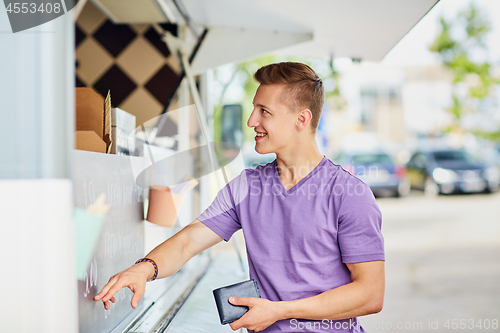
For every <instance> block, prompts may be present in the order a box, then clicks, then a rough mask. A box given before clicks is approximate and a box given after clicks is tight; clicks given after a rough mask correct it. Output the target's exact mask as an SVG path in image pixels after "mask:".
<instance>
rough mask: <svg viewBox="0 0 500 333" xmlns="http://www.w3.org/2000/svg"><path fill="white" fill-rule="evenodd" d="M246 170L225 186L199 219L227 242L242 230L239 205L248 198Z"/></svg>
mask: <svg viewBox="0 0 500 333" xmlns="http://www.w3.org/2000/svg"><path fill="white" fill-rule="evenodd" d="M246 179H247V177H246V172H245V170H244V171H243V172H242V173H241V174H240V175H238V176H237V177H235V178H234V179H233V180H231V181H230V182H229V183H228V184H227V185H226V186H224V187H223V188H222V189H221V190H220V191H219V192H218V193H217V196H216V197H215V199H214V201H213V202H212V203H211V204H210V206H209V207H208V208H207V209H205V211H204V212H203V213H201V214H200V215H199V216H198V217H197V218H198V220H200V221H201V222H202V223H203V224H205V225H206V226H207V227H209V228H210V229H211V230H212V231H213V232H215V233H216V234H217V235H219V236H221V237H222V238H224V240H225V241H226V242H227V241H229V239H230V238H231V236H232V235H233V234H234V233H235V232H236V231H238V230H239V229H241V223H240V220H239V216H238V213H237V209H236V208H237V205H239V204H241V202H242V201H243V200H244V199H245V198H246V196H247V194H248V186H247V182H246Z"/></svg>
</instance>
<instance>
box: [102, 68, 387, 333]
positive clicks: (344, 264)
mask: <svg viewBox="0 0 500 333" xmlns="http://www.w3.org/2000/svg"><path fill="white" fill-rule="evenodd" d="M254 77H255V79H256V80H257V81H258V82H259V83H260V86H259V87H258V89H257V91H256V94H255V97H254V100H253V111H252V113H251V115H250V117H249V119H248V122H247V125H248V126H249V127H252V128H253V129H254V131H255V150H256V151H257V152H258V153H260V154H267V153H275V154H276V159H275V160H274V161H273V162H271V163H268V164H266V165H259V166H257V167H256V168H255V169H245V170H244V171H243V172H242V173H241V174H240V175H239V176H237V177H235V178H234V179H233V180H231V181H230V182H229V184H227V185H226V186H225V187H224V188H223V189H221V190H220V191H219V193H218V194H217V197H216V198H215V200H214V201H213V203H212V204H211V205H210V206H209V207H208V208H207V209H206V210H205V211H204V212H203V213H202V214H201V215H199V216H198V217H197V219H195V220H194V221H193V222H192V223H191V224H189V225H188V226H186V227H185V228H184V229H182V230H181V231H180V232H178V233H177V234H176V235H174V236H173V237H171V238H170V239H168V240H166V241H165V242H163V243H162V244H160V245H159V246H158V247H156V248H155V249H154V250H152V251H151V252H150V253H149V254H148V255H147V257H146V258H145V259H142V260H138V263H136V264H135V265H133V266H131V267H130V268H128V269H126V270H124V271H122V272H120V273H118V274H116V275H114V276H113V277H111V278H110V280H109V282H108V283H107V284H106V285H105V286H104V287H103V289H102V290H101V291H100V292H99V294H97V295H96V296H95V300H96V301H102V302H103V303H104V307H105V308H106V309H108V308H109V306H110V305H109V302H110V301H111V302H114V301H115V299H114V297H113V296H114V295H115V294H116V293H117V292H118V291H119V290H120V289H122V288H124V287H129V288H130V289H131V290H132V291H133V293H134V296H133V297H132V300H131V305H132V307H133V308H136V307H137V305H138V302H139V301H140V299H141V296H142V295H143V294H144V291H145V286H146V282H147V281H149V280H152V279H156V278H163V277H167V276H170V275H172V274H174V273H176V272H177V271H178V270H179V269H180V268H181V267H182V266H183V265H184V264H185V263H186V262H187V261H188V260H189V259H190V258H192V257H193V256H195V255H196V254H198V253H200V252H202V251H203V250H205V249H207V248H209V247H211V246H213V245H215V244H217V243H219V242H221V241H222V240H225V241H229V239H230V238H231V236H232V235H233V233H234V232H236V231H237V230H239V229H242V230H243V235H244V237H245V242H246V247H247V254H248V264H249V272H250V278H252V279H254V280H255V281H257V284H258V286H259V289H260V292H261V296H262V298H240V297H231V298H230V299H229V301H230V302H231V303H232V304H234V305H244V306H247V307H248V308H249V311H248V312H247V313H246V314H244V315H243V316H242V317H241V318H240V319H238V320H237V321H234V322H233V323H231V324H230V326H231V328H232V329H233V330H237V329H240V328H246V329H248V330H249V331H250V332H252V331H254V332H260V331H263V332H297V331H307V332H330V331H331V332H364V330H363V328H362V327H361V326H360V325H359V322H358V319H357V317H359V316H364V315H368V314H372V313H377V312H379V311H381V309H382V307H383V300H384V289H385V274H384V261H385V254H384V241H383V236H382V233H381V223H382V222H381V220H382V217H381V213H380V210H379V208H378V206H377V204H376V202H375V199H374V197H373V194H372V192H371V191H370V189H369V187H368V186H367V185H366V184H364V183H363V182H362V181H361V180H359V179H358V178H356V177H355V176H353V175H351V174H350V173H349V172H347V171H346V170H344V169H343V168H342V167H341V166H339V165H337V164H334V163H333V162H332V161H331V160H330V159H328V158H327V157H325V156H324V155H322V154H321V153H320V151H319V149H318V146H317V144H316V140H315V132H316V128H317V126H318V123H319V120H320V117H321V112H322V109H323V103H324V98H325V97H324V88H323V83H322V81H321V79H320V78H319V77H318V75H317V74H316V73H315V72H314V71H313V70H312V69H311V68H310V67H309V66H307V65H305V64H301V63H295V62H283V63H276V64H271V65H267V66H264V67H262V68H260V69H259V70H258V71H257V72H256V73H255V75H254Z"/></svg>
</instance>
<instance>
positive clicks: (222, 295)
mask: <svg viewBox="0 0 500 333" xmlns="http://www.w3.org/2000/svg"><path fill="white" fill-rule="evenodd" d="M232 296H234V297H260V292H259V286H258V285H257V282H255V280H253V279H252V280H248V281H243V282H239V283H236V284H232V285H230V286H225V287H221V288H217V289H215V290H214V297H215V303H216V304H217V310H219V318H220V322H221V324H222V325H225V324H229V323H232V322H233V321H236V320H238V319H240V318H241V316H243V315H244V314H245V313H246V312H247V311H248V307H246V306H240V305H232V304H231V303H229V297H232Z"/></svg>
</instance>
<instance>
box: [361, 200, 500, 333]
mask: <svg viewBox="0 0 500 333" xmlns="http://www.w3.org/2000/svg"><path fill="white" fill-rule="evenodd" d="M377 203H378V204H379V207H380V209H381V211H382V216H383V227H382V230H383V234H384V238H385V249H386V296H385V304H384V309H383V310H382V312H380V313H378V314H375V315H371V316H366V317H363V318H360V319H361V324H362V326H363V327H364V328H365V330H366V331H367V332H500V327H499V325H500V323H499V321H500V192H497V193H494V194H473V195H452V196H439V197H436V198H427V197H425V196H424V195H423V194H422V192H413V191H412V193H411V194H410V196H408V197H406V198H380V199H377Z"/></svg>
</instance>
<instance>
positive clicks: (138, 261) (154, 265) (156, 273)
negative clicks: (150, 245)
mask: <svg viewBox="0 0 500 333" xmlns="http://www.w3.org/2000/svg"><path fill="white" fill-rule="evenodd" d="M141 262H150V263H151V264H152V265H153V267H154V268H155V274H154V275H153V277H152V278H151V279H150V280H148V281H154V280H156V278H157V277H158V265H157V264H156V261H154V260H153V259H150V258H142V259H139V260H137V261H136V262H135V264H138V263H141Z"/></svg>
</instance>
